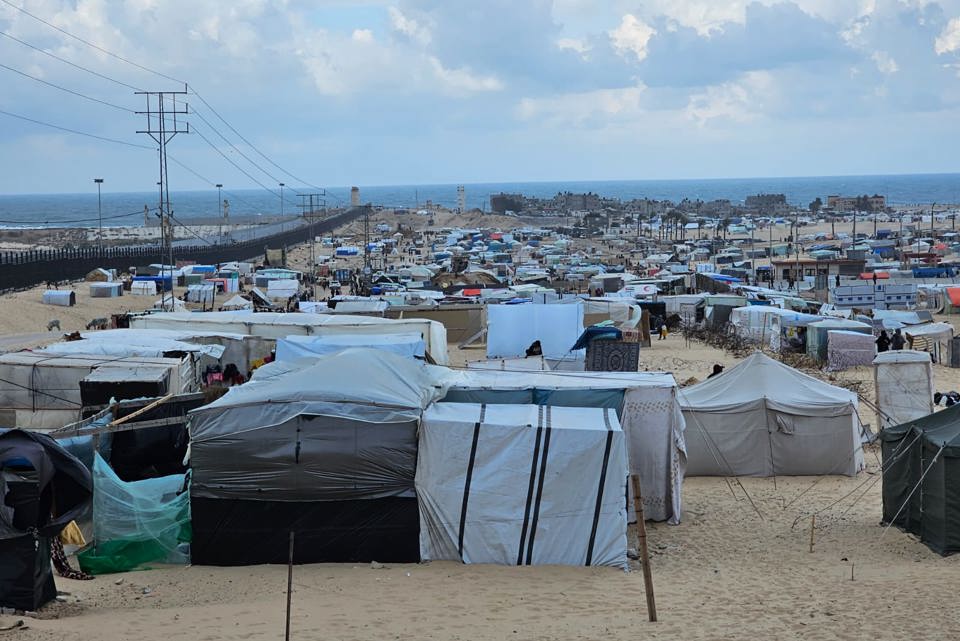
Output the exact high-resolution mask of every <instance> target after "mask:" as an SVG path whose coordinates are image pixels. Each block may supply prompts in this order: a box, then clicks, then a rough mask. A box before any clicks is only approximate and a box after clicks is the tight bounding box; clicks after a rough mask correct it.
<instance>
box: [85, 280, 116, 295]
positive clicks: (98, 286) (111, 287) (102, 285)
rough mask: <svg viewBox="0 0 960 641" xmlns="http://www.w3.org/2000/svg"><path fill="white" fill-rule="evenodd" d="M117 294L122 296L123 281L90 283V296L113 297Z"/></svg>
mask: <svg viewBox="0 0 960 641" xmlns="http://www.w3.org/2000/svg"><path fill="white" fill-rule="evenodd" d="M117 296H123V283H120V282H96V283H90V298H115V297H117Z"/></svg>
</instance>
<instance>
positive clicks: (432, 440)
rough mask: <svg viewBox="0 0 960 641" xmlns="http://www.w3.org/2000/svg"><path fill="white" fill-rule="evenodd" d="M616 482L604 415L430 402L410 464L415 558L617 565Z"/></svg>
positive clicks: (620, 513) (610, 424) (614, 448)
mask: <svg viewBox="0 0 960 641" xmlns="http://www.w3.org/2000/svg"><path fill="white" fill-rule="evenodd" d="M626 480H627V457H626V446H625V442H624V436H623V431H622V430H621V429H620V425H619V423H618V421H617V416H616V412H615V411H614V410H611V409H609V408H603V409H600V408H579V407H578V408H572V407H550V406H539V407H538V406H536V405H484V404H467V403H437V404H434V405H432V406H431V407H430V408H429V409H427V411H426V412H424V415H423V423H422V425H421V427H420V448H419V453H418V460H417V473H416V488H417V498H418V500H419V502H420V556H421V559H422V560H424V561H427V560H441V559H443V560H456V561H462V562H464V563H499V564H503V565H543V564H562V565H587V566H589V565H612V566H616V567H622V568H626V566H627V555H626V552H627V536H626V535H627V512H626V504H625V501H624V498H625V496H626Z"/></svg>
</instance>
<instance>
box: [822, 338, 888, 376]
mask: <svg viewBox="0 0 960 641" xmlns="http://www.w3.org/2000/svg"><path fill="white" fill-rule="evenodd" d="M876 354H877V346H876V342H875V339H874V338H873V334H863V333H861V332H850V331H847V330H845V329H833V330H830V331H829V332H827V370H828V371H831V372H838V371H841V370H845V369H847V368H850V367H857V366H859V365H870V364H871V363H873V357H874V356H876Z"/></svg>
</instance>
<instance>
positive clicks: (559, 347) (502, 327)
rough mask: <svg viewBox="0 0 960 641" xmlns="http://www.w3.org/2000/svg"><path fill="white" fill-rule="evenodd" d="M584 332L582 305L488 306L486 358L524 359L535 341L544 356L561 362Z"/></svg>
mask: <svg viewBox="0 0 960 641" xmlns="http://www.w3.org/2000/svg"><path fill="white" fill-rule="evenodd" d="M582 331H583V305H582V304H580V303H579V302H578V303H576V304H568V305H566V304H561V305H490V306H488V308H487V358H504V357H511V356H524V355H525V353H526V350H527V348H528V347H530V345H531V344H532V343H533V342H534V341H540V346H541V347H542V349H543V355H544V356H548V357H551V358H562V357H564V356H567V355H569V354H570V351H571V349H570V348H571V347H573V344H574V343H576V342H577V338H578V337H579V336H580V333H581V332H582Z"/></svg>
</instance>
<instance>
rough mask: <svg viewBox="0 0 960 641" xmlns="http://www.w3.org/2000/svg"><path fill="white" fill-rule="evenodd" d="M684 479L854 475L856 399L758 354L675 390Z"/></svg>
mask: <svg viewBox="0 0 960 641" xmlns="http://www.w3.org/2000/svg"><path fill="white" fill-rule="evenodd" d="M680 405H681V407H682V408H683V414H684V417H685V418H686V422H687V426H688V427H689V429H688V430H687V433H686V443H687V475H689V476H776V475H817V474H846V475H850V476H852V475H854V474H856V473H857V472H859V471H860V470H861V469H863V451H862V449H861V447H860V429H859V424H858V421H857V415H856V406H857V395H856V394H854V393H853V392H851V391H849V390H846V389H843V388H840V387H834V386H833V385H828V384H826V383H824V382H822V381H819V380H817V379H815V378H813V377H811V376H807V375H806V374H803V373H801V372H798V371H797V370H795V369H793V368H792V367H789V366H787V365H784V364H782V363H780V362H778V361H775V360H773V359H772V358H770V357H769V356H766V355H764V354H762V353H761V352H755V353H754V354H752V355H751V356H749V357H747V358H746V359H744V360H743V361H742V362H740V363H739V364H737V365H736V366H735V367H732V368H730V369H728V370H727V371H725V372H724V373H722V374H720V375H719V376H715V377H713V378H710V379H708V380H706V381H704V382H703V383H700V384H698V385H694V386H692V387H688V388H686V389H683V390H680Z"/></svg>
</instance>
